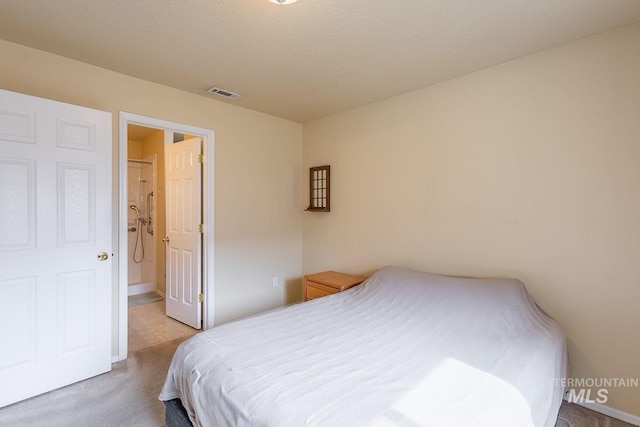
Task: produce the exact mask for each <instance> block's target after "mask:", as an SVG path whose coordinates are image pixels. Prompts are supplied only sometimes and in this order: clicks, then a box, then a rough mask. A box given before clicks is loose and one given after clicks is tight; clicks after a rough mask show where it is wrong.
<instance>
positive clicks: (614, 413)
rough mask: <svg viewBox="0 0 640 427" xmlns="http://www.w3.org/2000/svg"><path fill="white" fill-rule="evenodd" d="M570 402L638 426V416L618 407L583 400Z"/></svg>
mask: <svg viewBox="0 0 640 427" xmlns="http://www.w3.org/2000/svg"><path fill="white" fill-rule="evenodd" d="M564 400H567V395H565V399H564ZM571 403H575V404H576V405H579V406H582V407H584V408H587V409H591V410H592V411H595V412H599V413H601V414H604V415H606V416H608V417H611V418H615V419H617V420H620V421H624V422H625V423H629V424H633V425H634V426H640V417H638V416H636V415H632V414H629V413H627V412H624V411H620V410H618V409H613V408H610V407H609V406H607V405H602V404H600V403H590V402H583V403H578V402H571Z"/></svg>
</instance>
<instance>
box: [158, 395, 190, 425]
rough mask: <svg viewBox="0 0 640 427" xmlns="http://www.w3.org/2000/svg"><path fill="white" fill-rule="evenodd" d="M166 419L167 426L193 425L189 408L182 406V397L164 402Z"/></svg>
mask: <svg viewBox="0 0 640 427" xmlns="http://www.w3.org/2000/svg"><path fill="white" fill-rule="evenodd" d="M164 406H165V413H164V420H165V422H166V423H167V427H193V424H191V420H189V415H187V410H186V409H184V406H182V402H181V401H180V399H171V400H167V401H166V402H164Z"/></svg>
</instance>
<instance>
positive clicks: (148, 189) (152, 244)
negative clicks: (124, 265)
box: [127, 156, 157, 295]
mask: <svg viewBox="0 0 640 427" xmlns="http://www.w3.org/2000/svg"><path fill="white" fill-rule="evenodd" d="M127 167H128V172H127V173H128V175H127V177H128V178H127V188H128V189H127V208H128V209H127V211H128V212H129V214H128V221H127V222H128V224H127V230H128V235H129V238H128V253H129V255H128V264H129V268H128V283H129V286H128V294H129V295H137V294H141V293H146V292H150V291H153V290H156V288H157V280H156V278H157V271H156V269H157V255H156V253H157V247H156V246H157V243H156V240H155V236H154V228H155V224H156V216H155V209H156V201H155V198H154V194H156V192H157V189H156V187H157V172H156V159H155V156H149V157H147V158H143V159H129V160H128V166H127Z"/></svg>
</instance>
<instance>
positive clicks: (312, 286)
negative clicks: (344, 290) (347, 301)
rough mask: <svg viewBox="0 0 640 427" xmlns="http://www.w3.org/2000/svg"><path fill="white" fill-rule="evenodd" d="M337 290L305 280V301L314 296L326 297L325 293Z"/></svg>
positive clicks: (332, 292) (328, 293) (329, 293)
mask: <svg viewBox="0 0 640 427" xmlns="http://www.w3.org/2000/svg"><path fill="white" fill-rule="evenodd" d="M337 292H338V290H337V289H335V288H331V287H329V286H325V285H322V284H320V283H315V282H311V281H309V280H307V301H309V300H310V299H314V298H320V297H326V296H327V295H331V294H335V293H337Z"/></svg>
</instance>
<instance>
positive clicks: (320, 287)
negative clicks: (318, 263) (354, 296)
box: [304, 271, 365, 301]
mask: <svg viewBox="0 0 640 427" xmlns="http://www.w3.org/2000/svg"><path fill="white" fill-rule="evenodd" d="M364 280H365V278H364V277H360V276H351V275H349V274H344V273H338V272H337V271H324V272H322V273H316V274H310V275H308V276H304V300H305V301H309V300H311V299H314V298H320V297H324V296H327V295H331V294H336V293H338V292H342V291H344V290H347V289H349V288H352V287H354V286H356V285H359V284H360V283H362V282H364Z"/></svg>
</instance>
